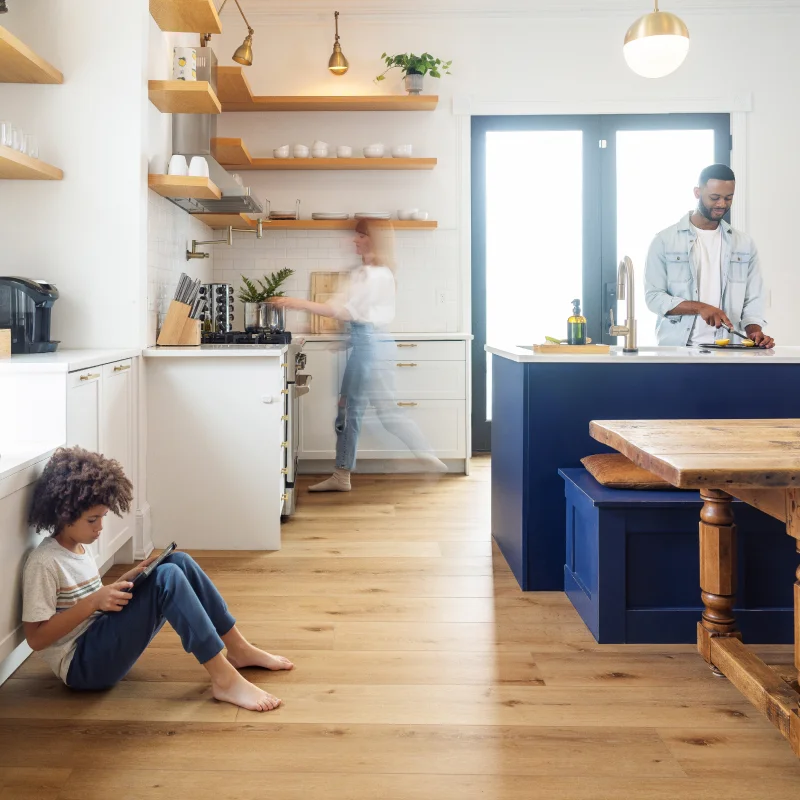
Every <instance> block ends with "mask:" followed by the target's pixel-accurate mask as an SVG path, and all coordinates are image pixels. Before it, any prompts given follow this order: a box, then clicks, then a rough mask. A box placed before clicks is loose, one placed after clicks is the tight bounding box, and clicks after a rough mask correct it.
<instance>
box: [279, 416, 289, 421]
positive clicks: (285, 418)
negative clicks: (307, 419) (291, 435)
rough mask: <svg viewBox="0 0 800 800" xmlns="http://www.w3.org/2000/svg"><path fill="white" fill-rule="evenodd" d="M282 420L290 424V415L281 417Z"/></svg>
mask: <svg viewBox="0 0 800 800" xmlns="http://www.w3.org/2000/svg"><path fill="white" fill-rule="evenodd" d="M281 420H282V421H283V422H288V421H289V415H288V414H284V415H283V416H282V417H281Z"/></svg>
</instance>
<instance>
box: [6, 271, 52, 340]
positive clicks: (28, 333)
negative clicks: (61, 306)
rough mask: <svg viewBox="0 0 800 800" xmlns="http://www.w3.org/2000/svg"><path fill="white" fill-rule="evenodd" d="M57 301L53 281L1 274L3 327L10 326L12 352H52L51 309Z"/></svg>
mask: <svg viewBox="0 0 800 800" xmlns="http://www.w3.org/2000/svg"><path fill="white" fill-rule="evenodd" d="M56 300H58V289H56V287H55V286H53V284H52V283H46V282H45V281H33V280H30V279H29V278H2V277H0V328H11V352H12V353H52V352H54V351H55V350H56V349H57V348H58V342H51V341H50V312H51V311H52V310H53V304H54V303H55V302H56Z"/></svg>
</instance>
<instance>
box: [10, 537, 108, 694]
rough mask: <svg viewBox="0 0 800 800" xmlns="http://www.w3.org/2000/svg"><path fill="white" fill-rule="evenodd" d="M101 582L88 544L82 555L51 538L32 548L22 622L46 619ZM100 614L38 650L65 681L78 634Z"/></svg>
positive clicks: (24, 583)
mask: <svg viewBox="0 0 800 800" xmlns="http://www.w3.org/2000/svg"><path fill="white" fill-rule="evenodd" d="M102 585H103V584H102V582H101V581H100V575H99V573H98V572H97V564H95V561H94V558H93V557H92V555H91V553H90V552H89V550H88V549H87V548H86V547H84V552H83V553H82V554H80V555H79V554H78V553H73V552H71V551H70V550H67V548H66V547H63V546H62V545H60V544H59V543H58V542H57V541H56V540H55V539H53V538H52V537H48V538H47V539H45V540H44V541H43V542H42V543H41V544H40V545H39V546H38V547H37V548H36V549H35V550H31V552H30V554H29V556H28V560H27V561H26V562H25V569H24V571H23V575H22V588H23V595H22V621H23V622H46V621H47V620H48V619H50V618H51V617H52V616H54V615H55V614H57V613H58V612H59V611H65V610H66V609H68V608H72V606H74V605H75V604H76V603H77V602H78V601H79V600H81V599H83V598H84V597H87V596H88V595H90V594H93V593H94V592H96V591H97V590H98V589H100V588H101V587H102ZM98 616H99V612H98V613H95V614H92V616H91V617H89V618H88V619H86V620H84V621H83V622H81V624H80V625H78V626H77V627H76V628H75V629H74V630H71V631H70V632H69V633H68V634H67V635H66V636H62V637H61V638H60V639H58V640H57V641H55V642H53V644H51V645H50V646H49V647H46V648H45V649H44V650H40V651H39V655H41V656H42V658H44V660H45V661H46V662H47V664H48V666H49V667H50V669H52V670H53V672H55V673H56V675H58V676H59V678H61V680H62V681H64V682H65V683H66V680H67V673H68V672H69V665H70V664H71V663H72V656H73V655H74V654H75V648H76V646H77V642H78V637H80V636H81V634H83V633H84V632H85V631H86V629H87V628H88V627H89V626H90V625H91V624H92V623H93V622H94V621H95V620H96V619H97V617H98Z"/></svg>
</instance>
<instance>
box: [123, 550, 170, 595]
mask: <svg viewBox="0 0 800 800" xmlns="http://www.w3.org/2000/svg"><path fill="white" fill-rule="evenodd" d="M177 549H178V545H177V544H175V542H172V544H170V545H169V547H166V548H164V552H163V553H161V555H160V556H159V557H158V558H157V559H156V560H155V561H153V562H152V563H151V564H148V565H147V566H146V567H145V568H144V569H143V570H142V571H141V572H140V573H139V574H138V575H137V576H136V577H135V578H134V579H133V581H132V583H133V586H131V587H130V589H126V591H128V592H130V591H131V590H132V589H135V588H136V587H137V586H141V584H142V583H144V581H146V580H147V579H148V578H149V577H150V575H152V573H153V572H155V569H156V567H157V566H158V565H159V564H161V563H162V562H163V561H164V559H165V558H166V557H167V556H169V555H172V553H174V552H175V551H176V550H177Z"/></svg>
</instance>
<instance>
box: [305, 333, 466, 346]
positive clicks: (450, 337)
mask: <svg viewBox="0 0 800 800" xmlns="http://www.w3.org/2000/svg"><path fill="white" fill-rule="evenodd" d="M349 338H350V334H349V333H293V334H292V344H298V343H299V342H300V340H301V339H304V340H305V341H307V342H338V341H341V340H343V339H349ZM375 338H376V339H385V340H387V341H391V342H468V341H470V340H471V339H473V338H474V337H473V335H472V334H471V333H387V332H385V331H380V332H378V333H376V334H375Z"/></svg>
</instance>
